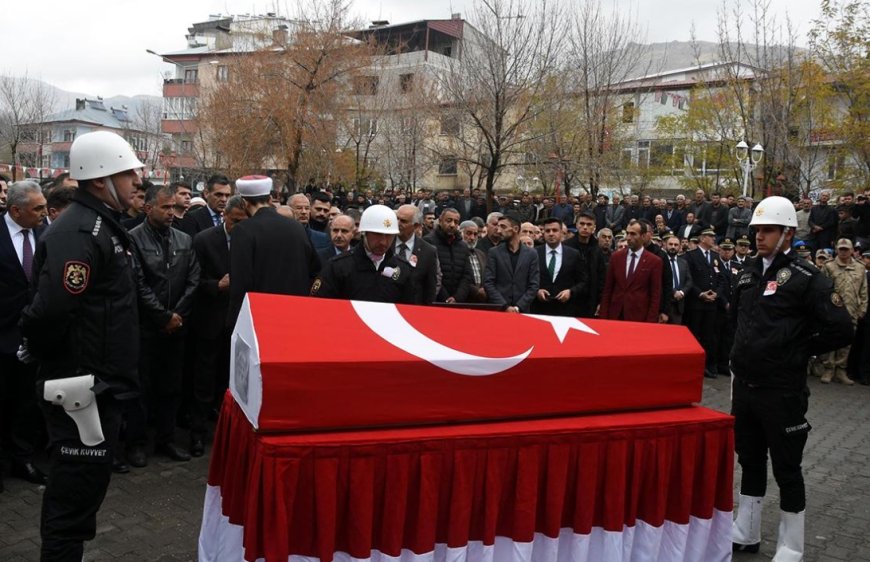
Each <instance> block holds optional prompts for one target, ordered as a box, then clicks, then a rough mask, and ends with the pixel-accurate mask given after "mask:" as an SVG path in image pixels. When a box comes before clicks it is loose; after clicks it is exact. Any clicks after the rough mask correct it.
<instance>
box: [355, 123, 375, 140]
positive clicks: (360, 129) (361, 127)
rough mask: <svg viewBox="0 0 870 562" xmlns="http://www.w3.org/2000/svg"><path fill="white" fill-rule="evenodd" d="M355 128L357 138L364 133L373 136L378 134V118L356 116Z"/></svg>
mask: <svg viewBox="0 0 870 562" xmlns="http://www.w3.org/2000/svg"><path fill="white" fill-rule="evenodd" d="M353 130H354V134H355V135H356V137H357V138H360V137H361V136H363V135H368V136H370V137H373V136H375V135H377V134H378V120H377V119H366V118H363V119H358V118H354V120H353Z"/></svg>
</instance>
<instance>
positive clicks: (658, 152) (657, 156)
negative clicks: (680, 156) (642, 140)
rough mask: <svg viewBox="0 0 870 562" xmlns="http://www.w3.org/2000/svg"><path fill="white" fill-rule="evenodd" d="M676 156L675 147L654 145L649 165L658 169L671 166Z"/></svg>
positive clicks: (662, 144) (661, 144)
mask: <svg viewBox="0 0 870 562" xmlns="http://www.w3.org/2000/svg"><path fill="white" fill-rule="evenodd" d="M673 155H674V145H672V144H666V143H658V142H656V143H653V145H652V148H651V149H650V153H649V165H650V166H656V167H665V166H670V165H671V161H672V159H673V158H672V157H673Z"/></svg>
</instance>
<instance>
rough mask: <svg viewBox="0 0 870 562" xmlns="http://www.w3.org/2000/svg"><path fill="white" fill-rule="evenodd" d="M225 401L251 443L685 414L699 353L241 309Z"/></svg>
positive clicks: (321, 308)
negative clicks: (434, 427)
mask: <svg viewBox="0 0 870 562" xmlns="http://www.w3.org/2000/svg"><path fill="white" fill-rule="evenodd" d="M231 345H232V347H231V349H232V352H231V360H230V363H231V364H230V390H231V392H232V394H233V397H234V398H235V400H236V402H237V403H238V404H239V405H240V406H241V408H242V410H243V411H244V413H245V415H246V416H247V418H248V420H249V421H250V422H251V424H252V425H253V426H254V427H255V428H257V429H258V430H260V431H270V432H292V431H318V430H337V429H348V428H350V429H352V428H375V427H388V426H413V425H427V424H448V423H468V422H478V421H493V420H511V419H531V418H543V417H550V416H564V415H576V414H584V413H605V412H618V411H627V410H640V409H655V408H666V407H676V406H685V405H688V404H691V403H693V402H697V401H699V400H700V398H701V391H702V386H703V369H704V352H703V350H702V349H701V347H700V346H699V345H698V343H697V341H696V340H695V338H694V337H693V336H692V335H691V334H690V333H689V331H688V330H687V329H686V328H684V327H682V326H671V325H662V324H643V323H633V322H615V321H605V320H582V321H581V320H579V319H574V318H562V317H555V316H538V315H532V314H509V313H505V312H488V311H486V312H485V311H477V310H459V309H445V308H435V307H422V306H409V305H392V304H383V303H372V302H363V301H346V300H332V299H318V298H308V297H288V296H278V295H265V294H256V293H252V294H249V295H247V297H246V298H245V301H244V303H243V306H242V310H241V312H240V314H239V318H238V321H237V323H236V326H235V329H234V332H233V336H232V344H231Z"/></svg>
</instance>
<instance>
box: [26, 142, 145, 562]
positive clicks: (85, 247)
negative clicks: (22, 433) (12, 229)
mask: <svg viewBox="0 0 870 562" xmlns="http://www.w3.org/2000/svg"><path fill="white" fill-rule="evenodd" d="M142 166H143V164H142V163H141V162H140V161H139V159H138V158H136V155H135V153H134V152H133V150H132V149H131V148H130V145H129V144H128V143H127V141H125V140H124V139H123V138H121V137H120V136H118V135H117V134H115V133H111V132H108V131H97V132H93V133H88V134H85V135H81V136H80V137H78V138H77V139H76V140H75V141H74V142H73V144H72V147H71V148H70V177H71V178H73V179H75V180H78V182H79V187H78V188H77V191H76V194H75V196H74V198H73V201H72V203H71V204H70V205H69V208H68V209H67V210H66V212H64V213H63V214H62V215H61V216H60V217H59V218H58V219H57V220H56V221H55V222H53V223H52V225H51V228H49V229H48V230H46V232H45V234H43V235H42V236H41V237H40V239H39V243H38V245H37V248H36V254H35V271H37V272H38V281H37V284H36V287H35V295H34V298H33V301H32V303H31V304H30V306H29V307H27V308H26V309H25V310H24V311H23V313H22V332H23V334H24V336H25V338H26V339H27V349H29V352H30V355H32V356H33V357H34V358H35V359H36V360H37V361H38V363H39V378H40V379H41V381H50V382H51V384H50V385H49V382H45V384H46V386H47V387H48V386H50V387H51V388H53V389H56V390H55V392H54V397H55V398H57V399H59V401H60V402H63V396H64V395H65V394H69V395H70V396H72V395H73V394H74V393H77V392H79V391H80V390H81V389H80V388H79V387H78V386H76V383H75V382H74V381H80V380H81V378H80V377H81V376H87V375H93V376H94V377H95V380H96V381H98V382H97V384H96V385H95V386H94V388H93V392H94V393H96V406H97V408H98V411H99V417H98V420H94V421H95V423H93V424H88V423H87V421H86V417H83V416H82V413H80V412H76V411H73V412H71V413H70V415H69V416H68V415H67V413H66V412H65V409H66V408H65V407H61V406H58V405H52V404H49V403H48V402H42V408H43V414H44V417H45V420H46V424H47V427H48V433H49V441H50V449H51V468H50V472H49V479H48V485H47V486H46V489H45V494H44V495H43V502H42V520H41V535H42V560H44V561H45V560H81V559H82V553H83V550H84V544H83V541H85V540H90V539H92V538H94V534H95V532H96V514H97V511H98V510H99V508H100V505H101V504H102V503H103V498H104V497H105V494H106V489H107V487H108V485H109V478H110V476H111V473H112V459H113V456H114V448H115V445H116V442H117V437H118V428H119V425H120V413H121V408H122V403H123V401H124V400H127V399H130V398H134V397H135V396H136V394H137V392H138V389H139V378H138V374H137V370H136V366H137V361H138V358H139V330H138V325H139V321H138V313H137V306H136V282H135V279H134V274H133V268H132V256H131V251H130V238H129V237H128V235H127V231H126V230H125V229H124V228H123V227H122V226H121V224H120V223H119V218H120V217H121V216H122V213H123V212H124V210H125V209H126V208H127V207H128V206H129V204H130V201H131V199H132V197H133V193H134V192H135V190H136V187H137V186H138V185H139V184H140V183H141V180H140V179H139V176H138V175H137V170H138V169H139V168H142ZM26 351H27V350H22V352H23V355H24V356H25V357H26V356H27V353H26ZM77 375H78V376H77ZM54 379H64V380H62V381H55V380H54ZM40 394H42V392H40ZM85 394H86V398H85V402H87V399H92V398H93V395H92V393H91V391H90V389H85ZM65 406H70V405H69V404H65ZM73 416H77V417H76V420H77V421H78V422H79V423H82V424H84V425H81V426H79V425H78V424H77V422H76V421H74V419H73ZM83 420H84V421H83ZM94 426H96V427H94ZM100 433H101V434H102V439H100V438H99V437H97V438H92V437H93V435H94V434H96V435H98V436H99V434H100ZM85 442H87V443H90V446H89V445H86V444H85ZM94 443H96V444H94Z"/></svg>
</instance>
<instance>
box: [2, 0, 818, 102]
mask: <svg viewBox="0 0 870 562" xmlns="http://www.w3.org/2000/svg"><path fill="white" fill-rule="evenodd" d="M568 1H573V2H582V1H585V0H568ZM769 1H770V3H771V7H772V10H773V11H774V13H775V14H776V15H777V19H778V21H783V22H784V21H785V17H786V14H788V16H789V17H790V18H791V20H792V22H793V23H794V25H795V26H796V27H797V29H798V30H799V31H800V35H801V36H802V37H805V36H806V32H807V31H808V30H809V27H810V20H812V19H814V18H815V17H816V16H817V14H818V6H819V0H769ZM2 2H3V10H2V13H3V16H4V17H3V20H4V21H5V22H6V24H7V25H5V26H4V28H3V33H2V40H0V74H7V75H8V74H12V75H21V74H24V73H25V72H27V73H28V74H29V75H30V76H31V77H33V78H40V79H42V80H45V81H46V82H50V83H51V84H54V85H56V86H58V87H61V88H63V89H65V90H69V91H74V92H83V93H87V94H90V95H101V96H104V97H110V96H114V95H119V94H125V95H135V94H152V95H160V92H161V84H162V78H161V72H162V71H165V70H169V69H171V67H170V66H169V65H166V64H164V63H162V62H161V61H160V59H158V58H157V57H155V56H153V55H149V54H147V53H146V52H145V50H146V49H152V50H154V51H157V52H167V51H173V50H178V49H183V48H184V47H185V46H186V42H185V38H184V36H185V34H186V33H187V28H188V26H189V25H190V24H192V23H194V22H199V21H205V20H207V19H208V16H209V14H217V13H222V14H239V13H265V12H270V11H276V8H275V7H276V5H277V6H278V10H277V11H279V12H286V10H282V9H281V6H285V5H286V3H285V1H284V0H279V1H277V2H276V1H264V0H192V1H184V0H144V1H143V0H112V1H110V2H109V1H105V0H89V1H87V2H85V1H81V0H78V1H77V0H29V1H28V0H25V1H15V0H2ZM729 3H730V4H731V5H733V3H734V0H729ZM604 4H605V5H607V6H610V5H617V6H618V7H619V9H620V11H624V10H633V11H634V12H635V13H636V15H637V21H638V23H639V24H640V25H641V26H642V27H643V28H645V29H646V34H647V36H646V40H647V42H661V41H687V40H689V36H690V29H691V26H692V24H693V22H694V26H695V29H696V35H697V37H698V39H701V40H710V41H715V40H716V12H717V10H718V9H719V8H720V6H721V5H722V3H721V0H667V1H664V2H662V1H658V0H604ZM745 4H748V2H745V3H744V5H745ZM472 5H473V0H356V2H355V3H354V6H353V11H354V13H355V14H356V15H357V16H358V17H360V18H362V19H363V20H365V21H370V20H376V19H386V20H389V21H390V22H392V23H398V22H406V21H413V20H418V19H440V18H449V17H450V14H451V13H454V12H459V13H462V14H463V16H465V15H466V13H467V11H468V10H470V6H472ZM467 7H468V8H467ZM639 39H640V38H639Z"/></svg>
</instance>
